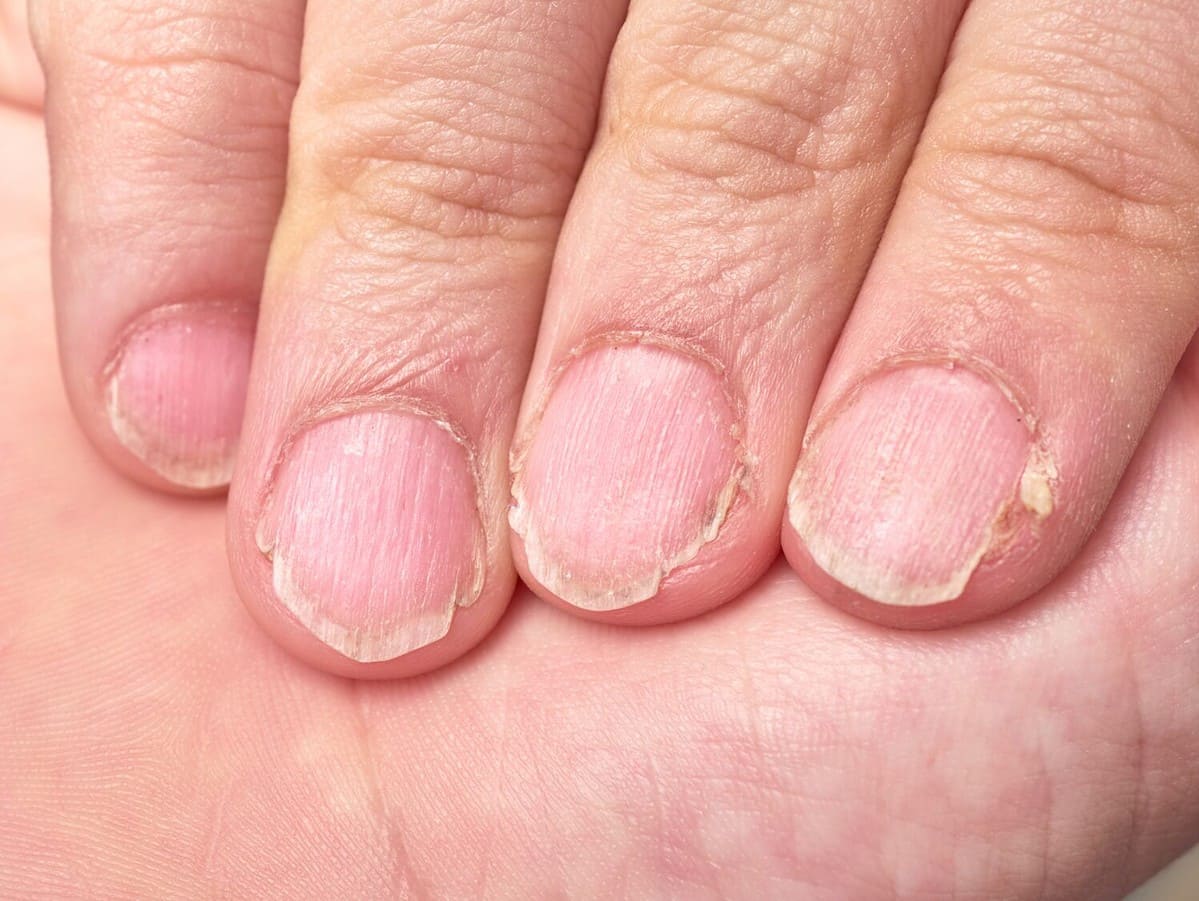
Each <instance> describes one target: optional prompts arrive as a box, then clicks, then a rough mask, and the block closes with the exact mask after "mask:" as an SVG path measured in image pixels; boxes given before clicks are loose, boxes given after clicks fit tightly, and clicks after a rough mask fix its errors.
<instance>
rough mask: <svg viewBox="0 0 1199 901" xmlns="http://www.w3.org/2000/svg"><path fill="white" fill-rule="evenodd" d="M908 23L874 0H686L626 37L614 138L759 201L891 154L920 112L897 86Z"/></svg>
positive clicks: (660, 173)
mask: <svg viewBox="0 0 1199 901" xmlns="http://www.w3.org/2000/svg"><path fill="white" fill-rule="evenodd" d="M909 25H910V23H907V22H899V23H896V22H895V21H891V20H890V19H888V17H886V16H884V15H883V14H882V11H881V5H880V4H877V3H870V2H853V3H845V4H824V3H816V2H803V3H788V2H783V0H771V2H767V3H764V4H753V5H749V6H746V5H744V4H736V3H732V2H728V0H688V2H685V3H681V4H678V5H677V6H676V7H671V8H670V11H669V13H668V14H662V15H660V16H659V20H658V21H654V22H652V23H650V24H648V25H645V26H643V27H641V28H640V29H637V30H634V31H632V32H631V33H630V34H629V35H628V36H627V37H626V38H625V39H623V40H622V43H624V45H625V46H624V49H623V52H622V50H621V48H620V47H619V46H618V51H617V54H616V57H617V59H618V60H619V62H618V64H617V65H616V66H615V67H614V69H613V71H612V73H611V74H610V77H611V78H612V84H611V85H610V87H609V91H608V94H609V106H608V110H607V113H606V120H605V122H604V125H603V129H604V133H605V137H606V138H608V139H609V140H611V141H612V142H613V143H614V144H616V145H617V146H619V147H620V148H621V149H622V150H623V152H624V153H625V155H626V156H627V158H628V161H629V163H630V165H631V166H632V168H633V169H634V170H635V171H638V172H639V173H640V174H642V175H645V176H647V177H649V178H659V177H664V178H666V179H671V180H678V179H680V178H681V179H684V180H686V179H694V180H696V181H697V182H698V183H699V184H700V185H701V186H702V188H703V189H705V190H709V191H715V192H717V193H720V194H725V195H727V194H730V193H731V194H734V195H737V196H743V197H747V198H750V199H770V198H773V197H781V196H792V195H794V194H795V193H796V192H798V191H802V190H804V189H807V188H810V187H812V186H813V185H815V184H816V183H817V181H818V180H820V179H821V178H822V176H824V175H826V174H835V173H838V172H843V171H846V170H853V169H857V168H859V167H862V166H870V165H877V164H881V163H882V162H883V161H884V160H885V159H886V158H887V157H888V155H889V153H890V152H891V149H892V146H893V144H894V143H895V142H896V137H897V134H898V133H899V132H900V131H902V129H904V128H905V127H913V128H914V127H917V125H918V122H919V118H920V114H919V112H920V111H919V110H917V109H916V106H917V105H918V104H915V103H913V102H912V101H913V98H912V97H910V96H908V92H904V91H895V90H893V84H894V83H896V82H897V81H898V82H905V81H908V80H909V79H907V77H906V75H905V74H904V71H905V67H908V66H911V65H914V63H912V61H911V60H909V59H906V58H905V56H904V54H903V53H902V52H901V46H902V45H903V43H904V29H905V28H907V27H909Z"/></svg>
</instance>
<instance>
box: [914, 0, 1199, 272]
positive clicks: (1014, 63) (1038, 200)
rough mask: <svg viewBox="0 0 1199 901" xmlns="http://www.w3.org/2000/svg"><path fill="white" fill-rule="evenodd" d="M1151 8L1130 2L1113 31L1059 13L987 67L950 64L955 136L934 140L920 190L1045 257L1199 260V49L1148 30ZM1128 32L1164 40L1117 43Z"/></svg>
mask: <svg viewBox="0 0 1199 901" xmlns="http://www.w3.org/2000/svg"><path fill="white" fill-rule="evenodd" d="M1148 6H1150V4H1146V3H1134V4H1131V6H1130V8H1129V9H1127V10H1126V9H1125V8H1124V7H1123V6H1122V7H1121V11H1120V16H1118V17H1115V18H1116V19H1119V23H1120V24H1119V25H1118V24H1112V23H1101V22H1097V21H1095V20H1094V19H1093V18H1089V17H1088V16H1087V14H1086V13H1085V12H1083V11H1077V12H1075V11H1072V10H1070V9H1067V8H1066V7H1065V6H1064V5H1063V4H1061V3H1053V4H1050V5H1049V7H1048V8H1046V9H1044V10H1041V11H1039V12H1038V13H1037V14H1036V15H1035V17H1034V18H1033V19H1032V20H1030V21H1026V22H1023V23H1022V25H1023V27H1022V28H1021V29H1020V31H1019V34H1020V35H1021V36H1022V37H1021V39H1020V40H1014V39H1005V38H1004V36H1003V35H998V36H997V37H996V39H995V40H994V41H992V42H991V43H990V44H989V45H988V47H989V49H988V50H987V51H986V52H985V53H984V56H983V58H982V61H981V63H980V64H978V65H975V66H972V67H971V68H969V69H968V70H967V69H966V67H965V66H963V67H962V70H954V69H952V68H951V70H950V74H949V76H948V78H947V90H946V92H945V98H946V99H945V100H944V101H943V103H942V104H941V106H940V109H939V110H938V113H939V119H940V121H952V122H953V126H952V127H950V128H945V129H936V130H932V131H930V134H931V136H932V137H931V139H929V143H928V146H927V148H925V150H924V151H923V154H924V156H925V160H924V161H923V162H924V164H923V165H920V164H918V165H917V166H916V167H915V168H914V170H913V175H914V176H915V178H914V182H915V184H916V185H918V186H919V187H920V188H921V189H923V190H924V191H926V192H928V193H929V194H932V195H934V196H935V197H937V198H938V199H939V200H942V201H945V202H947V203H948V204H949V205H950V206H951V207H953V208H954V209H955V210H957V211H958V212H960V213H962V214H963V215H965V216H967V217H969V218H971V219H974V220H976V221H978V222H981V223H983V224H987V225H993V226H996V227H999V228H1007V229H1011V228H1014V229H1018V230H1020V231H1021V232H1023V233H1027V235H1028V236H1031V237H1032V239H1033V240H1034V242H1036V243H1040V244H1041V245H1042V246H1043V248H1044V250H1045V251H1046V252H1049V251H1051V249H1052V247H1053V245H1054V244H1055V243H1056V244H1060V243H1062V242H1077V241H1078V240H1080V239H1081V238H1088V239H1099V240H1105V241H1110V242H1112V244H1113V245H1118V247H1119V248H1120V249H1123V250H1124V251H1128V250H1130V249H1131V250H1132V251H1134V252H1145V253H1146V254H1153V253H1167V254H1174V255H1181V254H1187V253H1189V254H1191V255H1194V253H1195V249H1196V240H1195V227H1196V225H1197V224H1199V189H1197V187H1196V184H1197V182H1199V102H1196V98H1195V93H1194V90H1193V86H1192V81H1193V75H1194V74H1195V72H1196V71H1199V67H1196V65H1195V64H1194V63H1193V62H1192V61H1190V59H1189V55H1193V54H1194V52H1195V50H1196V49H1197V48H1199V43H1197V42H1195V41H1194V40H1188V41H1181V42H1174V43H1173V44H1171V43H1170V42H1169V41H1168V40H1166V39H1165V38H1164V37H1162V35H1167V36H1168V34H1169V33H1171V32H1169V30H1168V29H1163V27H1162V26H1161V25H1156V26H1152V27H1149V26H1145V25H1144V23H1143V19H1142V18H1138V17H1139V16H1140V17H1143V16H1146V15H1148V13H1147V12H1146V8H1147V7H1148ZM1157 6H1158V7H1159V8H1160V7H1161V6H1162V4H1157ZM1165 6H1169V4H1165ZM1091 14H1092V16H1093V10H1092V13H1091ZM1159 14H1160V12H1159ZM1129 23H1142V26H1143V27H1142V28H1140V29H1135V28H1132V26H1131V25H1130V24H1129ZM1120 25H1123V26H1124V27H1126V28H1129V29H1130V30H1131V31H1139V32H1149V33H1152V34H1156V35H1157V37H1156V39H1155V38H1154V37H1153V36H1151V35H1150V34H1146V33H1135V34H1134V33H1129V34H1115V35H1113V34H1111V32H1112V31H1113V30H1114V29H1117V28H1119V27H1120ZM1179 27H1182V26H1181V25H1180V26H1179ZM1105 33H1106V36H1105ZM1186 44H1190V45H1192V46H1191V47H1190V48H1189V49H1188V47H1186V46H1184V45H1186ZM1188 72H1189V73H1190V75H1191V78H1189V79H1188V78H1187V77H1186V73H1188ZM919 162H920V161H918V163H919ZM1048 198H1052V202H1046V200H1047V199H1048Z"/></svg>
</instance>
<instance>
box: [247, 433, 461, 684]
mask: <svg viewBox="0 0 1199 901" xmlns="http://www.w3.org/2000/svg"><path fill="white" fill-rule="evenodd" d="M477 505H478V500H477V492H476V487H475V480H474V477H473V474H472V471H471V467H470V464H469V459H468V456H467V453H466V449H465V447H464V446H463V445H462V444H461V443H460V442H459V441H458V440H457V439H456V438H455V437H454V435H453V434H452V433H451V432H450V430H449V429H448V428H447V427H444V426H443V425H442V424H440V423H438V422H436V421H435V420H433V419H431V418H429V417H427V416H424V415H421V414H417V413H408V412H384V411H372V412H362V413H354V414H349V415H344V416H339V417H337V418H334V419H328V420H325V421H322V422H319V423H317V424H316V425H313V426H311V427H309V428H307V429H306V430H305V431H303V432H302V433H300V434H299V435H298V436H297V437H296V438H295V439H294V440H293V441H292V442H291V443H290V444H289V445H288V446H286V447H285V448H284V450H283V457H282V460H281V462H280V464H279V466H278V467H277V468H276V471H275V472H274V474H273V476H272V484H271V488H270V493H269V496H268V499H267V501H266V504H265V507H264V510H263V515H262V518H261V520H260V521H259V524H258V530H257V540H258V546H259V548H260V550H261V551H262V552H263V553H264V554H265V555H266V556H267V557H268V559H269V560H270V564H271V575H272V583H273V587H274V591H275V594H276V596H277V597H278V599H279V601H280V603H282V604H283V605H284V606H285V607H287V608H288V610H290V611H291V613H292V614H293V615H294V616H295V617H296V619H297V620H299V622H300V623H301V624H302V625H304V626H305V627H306V628H307V629H308V630H309V631H310V632H312V634H313V635H315V636H316V637H317V638H318V639H320V640H321V641H322V642H324V643H325V644H326V645H328V646H329V647H331V648H333V649H334V650H336V651H338V652H339V653H341V654H343V655H345V656H346V657H349V658H350V659H352V660H357V661H359V662H363V663H370V662H377V661H382V660H391V659H394V658H396V657H399V656H401V655H403V654H405V653H408V652H409V651H413V650H415V649H417V648H420V647H424V646H426V645H429V644H432V643H433V642H435V641H437V640H438V639H440V638H442V637H444V636H445V635H446V634H447V633H448V632H449V629H450V624H451V622H452V620H453V617H454V612H455V610H456V609H457V608H458V607H460V606H467V605H469V604H471V603H473V602H474V600H475V598H476V597H477V596H478V594H479V591H480V589H481V586H482V580H483V567H484V562H483V558H484V548H483V539H482V530H481V526H480V519H479V512H478V506H477Z"/></svg>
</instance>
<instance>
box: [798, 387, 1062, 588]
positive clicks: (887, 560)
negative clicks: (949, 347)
mask: <svg viewBox="0 0 1199 901" xmlns="http://www.w3.org/2000/svg"><path fill="white" fill-rule="evenodd" d="M876 378H877V379H878V383H876V384H875V385H873V386H871V387H869V388H863V389H862V391H861V394H860V397H861V398H862V399H859V397H852V398H851V399H850V400H849V401H848V402H847V403H846V404H845V405H844V406H843V407H842V408H840V409H839V410H834V412H833V414H832V416H831V417H829V418H828V419H827V420H826V421H827V422H828V423H829V425H828V426H827V427H825V428H823V429H818V430H817V431H815V432H814V434H813V438H812V439H811V441H810V442H809V446H808V447H807V448H806V450H805V458H804V459H803V460H801V464H800V467H799V468H798V469H797V472H796V477H795V479H794V480H793V481H792V485H791V490H790V492H789V495H790V496H789V506H790V521H791V525H792V527H793V529H794V531H795V533H796V535H797V536H798V537H799V539H800V540H801V541H802V542H803V544H804V547H805V550H806V552H807V554H808V555H809V556H810V557H811V558H812V561H813V562H814V563H815V564H816V565H817V566H819V567H820V568H821V569H822V570H823V571H824V572H825V573H826V574H828V575H829V576H831V577H832V578H833V579H834V580H836V582H838V583H840V584H841V585H843V586H844V587H846V588H848V589H850V590H852V591H854V592H856V593H857V594H859V595H861V596H863V597H865V598H867V599H869V600H872V601H875V602H877V603H880V604H884V605H889V606H895V607H926V606H934V605H937V604H943V603H948V602H950V601H954V600H956V599H958V598H960V597H961V596H962V595H963V593H964V592H965V590H966V587H967V585H968V584H969V582H970V580H971V578H972V577H973V576H974V574H975V572H976V571H977V570H978V569H979V567H980V566H981V565H982V564H983V563H984V562H991V561H994V560H996V559H998V558H1000V557H1002V556H1003V555H1004V554H1005V553H1007V552H1008V551H1009V550H1010V549H1011V548H1013V547H1015V546H1016V545H1017V544H1018V543H1023V540H1024V538H1026V537H1029V536H1030V535H1032V536H1035V534H1036V533H1038V532H1039V530H1040V528H1041V525H1042V523H1043V522H1044V521H1045V520H1046V519H1048V518H1049V517H1050V516H1052V515H1053V511H1054V506H1055V505H1054V489H1055V485H1056V483H1057V480H1058V473H1057V469H1056V466H1055V465H1054V463H1053V461H1052V458H1051V457H1050V455H1049V454H1048V452H1047V451H1046V450H1045V449H1044V448H1043V447H1042V446H1041V444H1040V442H1039V440H1038V438H1039V436H1038V435H1037V434H1036V430H1035V428H1034V427H1033V425H1032V424H1031V420H1030V419H1029V417H1027V416H1025V415H1022V414H1021V413H1020V411H1019V410H1018V409H1017V407H1016V406H1015V405H1014V403H1013V402H1012V400H1011V397H1010V395H1009V394H1008V393H1006V392H1003V391H1001V390H999V389H998V388H997V386H996V385H995V383H994V382H993V381H991V380H990V379H988V378H987V377H985V376H982V375H979V374H976V373H973V372H971V371H970V370H969V369H967V368H965V367H955V368H954V369H952V370H949V369H947V368H945V367H933V366H908V367H904V368H900V369H896V370H892V371H890V372H888V373H883V374H882V375H881V376H878V377H876Z"/></svg>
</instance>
